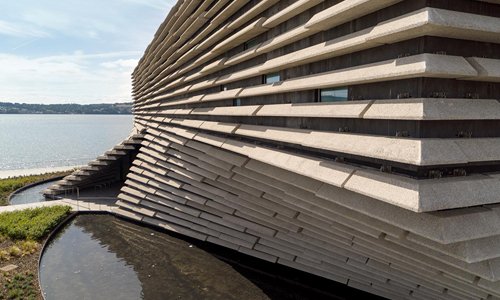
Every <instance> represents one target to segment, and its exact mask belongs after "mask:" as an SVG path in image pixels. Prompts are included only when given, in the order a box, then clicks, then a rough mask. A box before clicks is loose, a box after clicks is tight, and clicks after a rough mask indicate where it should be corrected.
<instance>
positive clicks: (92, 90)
mask: <svg viewBox="0 0 500 300" xmlns="http://www.w3.org/2000/svg"><path fill="white" fill-rule="evenodd" d="M116 55H117V53H102V54H83V52H81V51H75V54H74V55H66V56H60V57H59V58H58V59H55V57H51V58H49V59H47V58H40V59H28V58H25V57H22V56H17V55H12V54H6V53H0V65H1V66H2V68H1V69H0V102H27V103H69V102H72V103H75V102H78V103H99V102H108V103H111V102H126V101H131V100H132V99H131V83H130V73H131V71H132V70H133V68H134V67H135V64H137V61H138V60H137V59H119V60H116V61H114V62H110V63H114V64H115V65H116V67H117V68H112V69H99V68H96V67H94V66H93V65H99V63H98V62H95V61H94V60H95V58H96V57H100V58H101V59H102V57H105V58H106V57H113V56H116ZM101 64H103V63H101ZM118 67H119V68H118Z"/></svg>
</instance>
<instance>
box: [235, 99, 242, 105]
mask: <svg viewBox="0 0 500 300" xmlns="http://www.w3.org/2000/svg"><path fill="white" fill-rule="evenodd" d="M233 106H241V99H240V98H238V99H233Z"/></svg>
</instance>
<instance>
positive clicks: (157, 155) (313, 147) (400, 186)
mask: <svg viewBox="0 0 500 300" xmlns="http://www.w3.org/2000/svg"><path fill="white" fill-rule="evenodd" d="M132 80H133V95H134V113H135V129H134V133H133V135H132V136H131V137H129V139H127V141H126V143H127V145H125V144H123V145H119V146H117V147H118V148H116V149H114V150H113V151H110V152H108V153H106V155H105V156H104V157H100V158H99V159H98V160H97V161H95V162H93V163H92V167H89V168H88V169H87V170H84V171H80V172H79V173H75V174H74V175H72V176H69V177H68V178H66V179H65V180H63V181H61V182H60V183H59V185H58V186H55V187H53V188H52V190H51V191H47V193H51V194H58V193H61V192H63V191H65V190H67V189H69V188H74V187H83V186H84V185H87V186H89V185H90V186H91V185H93V184H96V183H99V182H104V181H106V180H109V178H112V175H109V174H115V177H114V178H115V179H116V180H120V175H119V174H118V173H116V169H119V170H121V173H120V174H122V175H121V177H125V176H126V178H127V179H126V181H125V186H124V187H123V188H122V190H121V191H122V193H121V194H120V196H119V198H120V200H119V201H118V203H117V204H118V205H119V207H120V208H119V209H118V210H116V212H117V213H118V214H121V215H123V216H126V217H129V218H133V219H135V220H140V221H142V222H145V223H148V224H152V225H155V226H160V227H163V228H166V229H168V230H172V231H175V232H179V233H181V234H185V235H187V236H190V237H194V238H197V239H200V240H203V241H207V242H210V243H215V244H219V245H222V246H224V247H228V248H231V249H235V250H237V251H239V252H242V253H245V254H248V255H252V256H255V257H258V258H261V259H264V260H268V261H271V262H275V263H278V264H283V265H286V266H289V267H292V268H296V269H299V270H303V271H305V272H309V273H312V274H316V275H318V276H321V277H325V278H328V279H331V280H333V281H336V282H340V283H344V284H347V285H349V286H351V287H354V288H357V289H361V290H364V291H367V292H370V293H373V294H376V295H379V296H382V297H386V298H389V299H463V300H469V299H500V282H499V280H500V205H499V203H500V174H499V173H500V163H499V162H500V103H499V102H498V100H499V99H500V1H496V0H489V1H486V0H485V1H475V0H455V1H448V0H406V1H400V0H344V1H338V0H336V1H335V0H327V1H322V0H298V1H279V0H261V1H257V0H251V1H247V0H233V1H228V0H213V1H212V0H185V1H182V0H180V1H179V2H178V3H177V4H176V6H175V7H173V8H172V10H171V12H170V13H169V15H168V16H167V18H166V19H165V21H164V22H163V23H162V25H161V26H160V28H159V29H158V31H157V33H156V35H155V38H154V39H153V41H152V43H151V44H150V45H149V47H148V48H147V49H146V52H145V54H144V56H143V58H142V59H141V60H140V62H139V65H138V67H137V68H136V69H135V71H134V73H133V74H132ZM120 155H121V156H120ZM129 163H131V164H130V168H129ZM101 164H102V165H103V166H101ZM113 172H114V173H113ZM107 174H108V175H107ZM106 176H108V177H106ZM109 176H111V177H109Z"/></svg>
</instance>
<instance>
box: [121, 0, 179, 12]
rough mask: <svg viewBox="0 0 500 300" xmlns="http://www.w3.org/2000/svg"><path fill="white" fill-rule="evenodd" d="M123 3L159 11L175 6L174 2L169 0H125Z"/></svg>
mask: <svg viewBox="0 0 500 300" xmlns="http://www.w3.org/2000/svg"><path fill="white" fill-rule="evenodd" d="M125 1H127V2H131V3H135V4H139V5H145V6H148V7H151V8H154V9H161V10H167V9H170V8H171V7H172V6H173V5H174V4H175V1H170V0H125Z"/></svg>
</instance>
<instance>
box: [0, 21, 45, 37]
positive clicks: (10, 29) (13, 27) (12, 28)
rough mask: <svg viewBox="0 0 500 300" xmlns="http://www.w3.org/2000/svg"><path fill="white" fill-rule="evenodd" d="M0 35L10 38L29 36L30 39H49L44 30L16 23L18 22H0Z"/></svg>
mask: <svg viewBox="0 0 500 300" xmlns="http://www.w3.org/2000/svg"><path fill="white" fill-rule="evenodd" d="M0 34H5V35H11V36H20V37H24V36H31V37H49V36H50V34H49V33H47V32H46V31H44V30H41V29H39V28H37V27H36V26H33V25H30V24H25V23H18V22H7V21H4V20H0Z"/></svg>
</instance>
